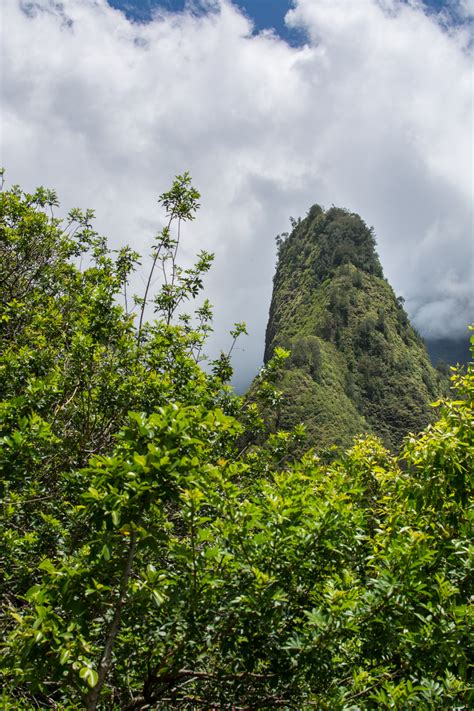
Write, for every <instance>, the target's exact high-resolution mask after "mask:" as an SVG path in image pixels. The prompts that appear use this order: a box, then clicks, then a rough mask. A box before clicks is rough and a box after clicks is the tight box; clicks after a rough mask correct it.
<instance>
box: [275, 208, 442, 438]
mask: <svg viewBox="0 0 474 711" xmlns="http://www.w3.org/2000/svg"><path fill="white" fill-rule="evenodd" d="M277 243H278V264H277V269H276V274H275V277H274V287H273V296H272V301H271V306H270V315H269V320H268V325H267V332H266V342H265V362H267V361H268V359H269V358H270V357H271V356H272V354H273V353H274V350H275V348H276V347H277V346H281V347H283V348H286V349H288V350H290V351H291V356H290V358H289V359H288V366H287V369H286V371H285V372H284V375H283V379H282V383H281V390H282V391H283V398H282V402H281V405H280V408H279V412H278V416H277V423H276V424H277V426H278V427H279V428H284V429H286V428H291V427H293V426H295V425H296V424H298V423H304V424H305V426H306V430H307V433H308V444H309V445H316V446H319V447H326V446H329V445H331V444H333V443H336V444H340V445H347V444H349V443H350V441H351V439H352V438H353V436H354V435H357V434H359V433H362V432H372V433H375V434H378V435H379V436H380V437H381V438H382V440H383V441H384V443H385V444H386V445H387V446H389V447H390V448H392V449H395V448H397V447H398V446H399V445H400V442H401V440H402V439H403V437H404V436H405V435H406V434H407V433H408V432H410V431H419V430H420V429H422V428H423V427H424V426H425V425H426V424H427V423H428V422H429V421H430V420H431V419H432V417H433V410H432V407H431V405H430V403H432V402H433V401H434V400H436V399H437V398H438V397H439V396H440V395H441V394H442V393H443V392H445V391H446V387H447V385H446V383H447V379H446V375H445V374H444V373H441V372H438V371H437V370H436V369H435V368H433V366H432V365H431V362H430V358H429V356H428V353H427V351H426V347H425V345H424V342H423V340H422V339H421V337H420V336H419V335H418V333H417V332H416V331H415V330H414V329H413V327H412V326H411V325H410V322H409V320H408V316H407V314H406V311H405V310H404V308H403V299H401V298H397V297H396V296H395V293H394V291H393V289H392V288H391V286H390V284H388V282H387V280H386V279H385V278H384V275H383V271H382V266H381V264H380V260H379V258H378V255H377V252H376V249H375V238H374V235H373V231H372V230H371V229H369V228H368V227H367V225H366V224H365V223H364V221H363V220H362V219H361V218H360V217H359V216H358V215H356V214H354V213H350V212H348V211H347V210H344V209H341V208H336V207H332V208H330V209H329V210H327V211H324V210H323V209H322V208H321V207H320V206H319V205H314V206H313V207H312V208H311V209H310V210H309V213H308V215H307V217H306V218H305V219H303V220H298V221H293V231H292V232H291V234H290V235H283V236H280V237H278V238H277Z"/></svg>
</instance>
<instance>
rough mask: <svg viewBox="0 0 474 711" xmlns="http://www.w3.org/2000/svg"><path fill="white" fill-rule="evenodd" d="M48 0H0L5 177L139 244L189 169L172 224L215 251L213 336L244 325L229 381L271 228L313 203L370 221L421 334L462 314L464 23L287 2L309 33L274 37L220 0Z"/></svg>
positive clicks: (265, 282) (468, 117)
mask: <svg viewBox="0 0 474 711" xmlns="http://www.w3.org/2000/svg"><path fill="white" fill-rule="evenodd" d="M217 4H218V3H217ZM464 5H465V6H466V7H467V6H468V3H466V2H465V3H464ZM32 6H33V5H32V3H30V4H29V5H28V7H32ZM25 7H27V5H26V4H25V3H23V8H25ZM58 7H59V6H57V5H55V4H54V3H53V2H47V0H42V1H41V2H38V3H36V8H39V9H36V10H31V11H29V12H28V13H25V11H22V10H21V8H20V3H19V2H18V1H17V0H5V2H4V8H3V23H4V30H3V33H2V38H1V39H2V65H3V76H2V82H1V91H2V105H3V120H2V127H1V128H2V130H1V145H2V161H3V163H4V164H5V165H6V167H7V169H8V171H9V176H10V179H11V180H13V181H16V182H20V183H23V184H24V185H25V187H28V188H33V187H34V186H35V185H37V184H39V183H43V184H46V185H48V186H50V187H55V188H56V189H57V190H58V192H59V193H60V196H61V197H62V200H63V203H64V204H65V205H66V206H68V207H69V206H71V205H76V204H80V205H81V206H91V207H94V208H95V209H96V211H97V214H98V217H99V226H100V228H101V230H102V231H103V232H104V233H105V234H107V235H108V236H109V237H110V238H111V239H112V240H113V242H114V244H119V243H122V242H125V241H128V242H131V243H132V244H133V245H134V246H135V247H138V248H141V249H145V248H146V246H147V245H149V243H150V240H151V237H152V235H153V233H154V232H155V231H156V229H157V228H158V227H159V225H160V215H159V211H158V209H157V205H156V197H157V195H158V194H159V193H160V192H162V191H163V190H165V189H166V188H167V186H168V184H169V183H170V181H171V179H172V177H173V175H175V174H176V173H178V172H182V171H184V170H189V171H190V172H191V174H192V176H193V178H194V182H195V184H196V186H197V187H198V188H199V189H200V190H201V192H202V204H203V207H202V210H201V214H200V216H199V219H198V220H197V221H196V222H195V223H193V224H192V225H191V226H190V227H188V228H187V230H186V239H188V240H189V244H190V246H189V248H188V252H189V256H190V255H191V252H192V251H193V250H194V251H197V250H198V249H200V248H205V249H209V250H211V251H214V252H215V253H216V263H215V266H214V269H213V271H212V274H211V276H210V277H209V279H208V294H209V296H210V298H211V300H213V301H214V303H215V306H216V317H217V318H216V331H217V335H216V338H215V339H214V341H213V344H212V347H213V348H215V349H217V348H218V347H219V346H220V345H223V346H225V345H226V337H225V335H224V334H225V331H226V330H227V329H228V328H229V327H230V326H231V325H232V323H233V321H236V320H239V321H240V320H246V321H247V322H248V325H249V329H250V331H251V334H252V335H251V337H250V338H249V339H247V341H246V342H245V344H244V343H243V345H244V347H245V352H244V353H243V352H241V353H239V354H238V363H237V365H238V367H239V369H240V370H241V372H242V373H245V375H243V376H242V378H245V377H250V374H251V373H253V372H255V370H256V369H257V368H258V365H259V363H260V361H261V356H262V352H263V339H264V328H265V323H266V319H267V313H268V306H269V299H270V294H271V285H272V284H271V280H272V275H273V271H274V262H275V257H274V246H273V237H274V235H275V234H276V233H278V232H281V231H284V230H285V229H287V226H288V216H289V215H294V216H298V215H304V213H305V212H306V210H307V209H308V208H309V206H310V205H311V204H312V203H314V202H319V203H322V204H325V205H327V206H328V205H330V204H331V203H335V204H337V205H342V206H346V207H348V208H350V209H352V210H354V211H356V212H359V213H360V214H361V216H362V217H363V218H364V219H365V220H366V221H367V222H368V223H369V224H372V225H374V227H375V230H376V234H377V237H378V244H379V251H380V254H381V257H382V261H383V265H384V269H385V272H386V275H387V277H388V278H389V280H390V281H391V282H392V284H393V285H394V287H395V289H396V290H397V291H398V292H399V293H402V294H403V295H404V296H405V297H406V298H407V305H408V307H409V309H410V313H411V315H412V316H413V317H414V320H415V323H416V325H417V326H418V328H419V329H420V330H421V331H422V333H426V334H428V335H451V334H453V335H454V334H457V333H459V331H460V330H462V328H463V327H464V326H465V325H466V323H467V322H468V321H469V319H471V318H472V313H474V309H473V304H472V295H473V289H472V287H473V283H472V212H471V207H470V205H471V200H472V176H473V169H472V132H471V122H472V115H473V112H472V94H471V58H470V56H469V54H468V52H469V49H468V47H469V37H468V30H467V29H466V27H463V26H461V27H459V28H457V29H455V28H450V30H449V31H446V30H443V29H442V28H441V27H440V26H439V25H438V24H437V23H436V19H435V18H433V17H429V16H428V15H427V14H425V12H424V11H423V6H422V5H421V3H412V4H411V5H409V4H405V3H400V2H398V1H397V0H384V2H376V0H359V1H358V2H357V3H354V2H352V1H351V0H318V1H317V2H316V1H315V0H298V2H297V3H296V7H295V9H294V10H293V11H292V12H290V13H289V14H288V21H289V22H290V23H292V24H293V25H299V26H302V27H303V28H304V29H305V30H306V32H307V33H308V37H309V41H308V44H307V45H306V46H305V47H302V48H290V47H288V46H287V45H286V44H285V43H284V42H282V41H281V40H279V39H278V38H276V37H274V36H272V35H270V34H264V35H258V36H252V34H251V29H252V28H251V25H250V23H249V21H248V19H246V18H245V17H243V16H242V15H241V14H240V13H239V12H238V10H237V9H236V8H235V7H233V6H232V5H231V4H230V3H229V2H228V1H227V0H223V2H222V3H221V4H220V12H218V13H211V14H209V15H206V16H201V17H196V16H193V15H192V14H190V13H180V14H178V15H172V14H166V13H164V14H162V15H161V16H157V17H156V19H155V20H154V21H153V22H151V23H149V24H146V25H139V24H133V23H130V22H128V21H127V20H126V19H125V18H124V16H123V15H122V14H121V13H120V12H118V11H115V10H113V9H111V8H110V7H109V6H108V5H107V4H106V3H105V1H104V0H65V1H64V2H63V3H62V8H63V9H62V10H61V9H58ZM46 8H47V9H48V11H47V12H46V11H45V9H46Z"/></svg>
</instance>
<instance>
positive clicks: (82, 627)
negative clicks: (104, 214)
mask: <svg viewBox="0 0 474 711" xmlns="http://www.w3.org/2000/svg"><path fill="white" fill-rule="evenodd" d="M160 199H161V203H162V205H163V206H164V207H165V208H166V212H167V219H168V222H167V225H166V226H165V227H164V228H163V229H162V230H160V232H159V233H158V234H157V236H156V240H155V242H154V248H153V252H152V255H151V265H150V268H149V270H148V275H146V274H145V283H146V284H147V286H146V290H145V293H144V295H143V296H141V297H136V298H135V299H133V300H131V299H130V295H129V294H127V283H128V277H129V274H130V271H131V270H132V269H133V268H134V267H135V266H136V265H137V260H138V255H136V254H135V253H133V252H132V251H131V250H129V249H128V248H123V249H122V250H120V251H118V252H116V253H113V252H111V251H110V249H109V248H108V246H107V242H106V240H105V239H103V238H101V237H100V236H99V235H97V234H96V233H95V231H94V230H93V227H92V224H93V223H92V214H91V212H90V211H87V212H82V211H80V210H72V211H71V212H70V213H69V215H68V217H67V219H65V220H60V219H57V218H55V217H54V216H53V215H54V209H55V207H56V205H57V198H56V194H55V193H54V192H52V191H48V190H44V189H43V188H40V189H39V190H37V191H36V192H35V193H33V194H28V193H23V192H22V191H21V190H20V188H18V187H14V188H12V189H10V190H2V191H0V253H1V255H0V256H1V259H0V324H1V330H0V343H1V354H0V393H1V395H0V398H1V399H0V497H1V505H0V601H1V605H0V639H1V640H2V645H1V654H0V677H1V681H2V683H1V690H0V697H1V701H2V708H3V709H5V711H33V709H56V710H60V711H74V710H79V709H87V710H88V711H92V710H94V709H103V710H104V711H105V710H107V711H108V710H109V709H110V710H113V711H124V710H125V711H145V710H148V709H161V710H162V711H170V710H172V709H182V710H188V711H191V710H192V711H196V710H199V709H231V708H233V709H249V710H250V709H254V710H255V711H257V709H265V708H281V709H289V710H293V711H304V710H308V711H309V709H314V708H319V709H341V710H347V711H349V710H351V711H355V710H358V709H360V710H362V709H364V710H365V709H394V708H397V709H416V710H417V711H419V710H422V711H423V710H426V711H429V710H430V709H438V708H439V709H461V708H466V709H467V708H471V707H472V705H473V702H474V698H473V695H472V686H470V678H471V677H470V666H469V665H470V664H471V662H472V659H473V654H474V650H473V644H472V623H473V620H472V606H470V604H469V603H470V595H471V593H472V570H473V565H472V563H473V561H472V545H471V541H472V472H473V461H474V428H473V426H472V423H473V417H474V370H473V365H470V366H469V369H468V370H467V372H458V373H457V374H455V376H454V378H453V386H455V387H456V391H457V392H456V396H455V399H454V400H452V401H451V400H445V401H444V402H442V403H440V408H439V419H438V421H437V422H436V423H434V424H433V425H431V426H429V427H428V428H427V429H426V430H425V431H424V432H423V433H422V434H421V435H420V436H417V437H415V436H414V437H412V438H410V439H409V440H408V441H406V443H405V444H404V447H403V449H402V450H401V452H400V454H399V455H398V456H393V455H392V454H390V453H389V452H388V451H387V450H386V449H385V448H384V447H383V445H382V444H381V442H380V441H379V440H378V439H377V438H376V437H374V436H368V437H366V438H365V439H363V438H359V439H357V440H356V441H354V442H353V443H352V446H351V448H350V449H349V450H348V451H347V452H346V453H345V454H344V455H343V456H342V457H341V458H340V459H337V460H334V461H332V462H331V463H324V462H323V461H322V460H321V459H320V458H318V457H317V456H316V455H315V454H314V453H312V452H309V453H307V454H306V455H305V456H304V457H302V458H301V459H299V460H298V459H297V458H296V457H295V448H298V446H299V443H300V436H301V428H298V427H297V428H295V430H293V431H290V432H277V433H275V434H271V433H269V432H270V430H271V429H273V426H274V422H273V419H272V418H270V420H268V421H267V420H266V419H265V412H266V411H268V408H269V406H270V405H273V406H275V405H277V404H278V400H279V393H278V385H277V383H278V380H279V378H280V375H281V369H282V368H284V361H285V358H284V354H283V353H282V352H281V351H280V350H276V354H275V357H274V358H273V359H271V360H269V361H268V362H267V364H266V366H265V368H264V370H263V372H262V373H261V375H260V377H259V379H258V383H256V384H255V389H254V402H253V403H245V402H244V401H242V400H241V399H240V398H237V397H236V396H235V395H233V393H232V391H231V389H230V388H229V387H228V385H227V384H226V383H227V381H228V379H229V378H230V376H231V372H232V368H231V364H230V357H229V355H230V352H229V351H228V352H227V353H222V354H221V356H220V357H219V358H218V359H217V360H216V361H215V362H214V363H212V364H210V365H211V367H210V372H209V373H206V372H204V371H203V370H202V369H201V368H200V366H199V361H200V354H201V350H202V346H203V343H204V340H205V337H206V334H207V333H208V331H209V329H210V317H211V310H210V306H209V304H208V303H207V302H206V301H205V302H204V303H203V304H201V305H200V306H198V308H197V309H195V316H194V318H193V316H192V315H189V316H185V315H184V314H182V313H181V315H180V316H179V315H178V314H179V313H180V307H181V306H182V305H183V304H186V303H187V304H188V305H189V303H190V300H191V299H193V298H194V297H196V296H197V295H198V294H199V293H200V290H201V285H202V277H203V275H204V273H205V272H206V271H207V269H208V267H209V265H210V262H211V255H208V254H206V253H201V254H199V255H198V258H197V262H196V265H195V266H194V267H192V268H189V269H183V268H181V267H180V266H179V247H180V235H181V237H182V235H183V233H184V232H185V230H183V229H181V230H180V229H179V225H180V224H182V223H183V222H189V221H190V220H192V219H193V217H194V215H195V212H196V210H197V207H198V203H197V201H198V199H199V195H198V193H197V192H196V190H195V189H194V188H193V187H192V185H191V183H190V179H189V176H188V175H186V174H185V175H184V176H178V177H177V179H176V180H175V182H174V183H173V186H172V188H171V190H170V191H169V192H167V193H164V194H163V195H162V196H161V198H160ZM52 213H53V214H52ZM143 261H144V260H143ZM157 275H164V279H163V281H162V282H161V284H159V285H158V287H157V290H156V292H153V287H152V285H153V284H154V283H155V282H156V278H157ZM121 295H123V302H122V299H121ZM122 304H123V305H122ZM132 304H134V307H132ZM152 310H153V311H154V316H155V319H154V320H153V321H149V320H148V317H149V316H150V314H151V311H152ZM243 331H244V326H243V325H242V324H236V326H235V328H234V330H233V331H232V338H233V339H235V338H237V337H238V336H239V335H240V334H241V333H242V332H243ZM306 339H307V340H302V341H301V348H298V347H296V348H294V350H293V356H292V358H293V360H294V364H295V367H296V366H298V368H301V369H302V372H303V374H305V373H306V372H307V375H308V377H311V378H313V377H314V378H315V381H314V382H317V378H318V377H319V373H320V371H321V369H322V368H325V367H329V366H330V365H332V366H333V367H334V387H335V388H337V387H338V383H339V381H338V379H337V378H338V377H339V376H338V370H337V369H336V367H335V364H337V358H338V357H342V356H340V355H338V354H339V351H338V350H337V349H336V348H335V347H334V344H330V345H331V346H332V347H334V351H329V350H328V351H326V350H325V348H319V347H315V345H317V346H319V337H317V336H316V337H313V336H307V337H306ZM312 339H313V340H312ZM314 339H316V340H314ZM472 342H473V345H474V336H473V338H472ZM332 352H333V353H334V362H332V363H331V360H330V358H329V355H330V353H332ZM304 369H306V370H304ZM284 372H285V371H284ZM335 411H336V410H335ZM237 416H238V419H237ZM341 416H342V415H341ZM350 416H351V415H350V413H349V415H347V416H345V417H347V419H348V420H349V419H350ZM272 417H273V415H272ZM262 438H264V439H265V444H264V446H259V444H258V441H259V440H261V439H262ZM243 440H245V441H246V443H247V444H246V446H242V441H243Z"/></svg>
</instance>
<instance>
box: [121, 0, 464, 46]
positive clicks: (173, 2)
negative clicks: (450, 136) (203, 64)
mask: <svg viewBox="0 0 474 711" xmlns="http://www.w3.org/2000/svg"><path fill="white" fill-rule="evenodd" d="M355 1H356V2H357V1H358V0H355ZM108 2H109V4H110V5H112V7H115V8H117V9H119V10H123V11H124V12H125V14H126V15H127V17H129V18H130V19H133V20H139V21H145V22H146V21H148V20H149V19H150V17H151V15H152V12H153V9H154V8H157V7H158V8H159V7H162V8H165V9H166V10H170V11H178V12H179V11H181V10H183V8H184V6H185V4H186V0H108ZM194 2H195V5H196V6H199V0H194ZM233 2H234V5H236V6H238V7H239V8H240V9H241V10H243V11H244V12H245V14H246V15H248V17H250V18H251V19H252V21H253V23H254V26H255V31H256V32H258V31H260V30H264V29H273V30H275V32H276V33H277V34H278V35H279V36H280V37H281V38H283V39H284V40H286V41H287V42H288V43H289V44H291V45H293V46H297V45H299V44H301V43H302V42H303V41H304V39H305V37H304V33H302V32H299V31H297V30H295V29H291V28H288V27H287V26H286V25H285V21H284V18H285V15H286V13H287V12H288V10H290V9H291V7H292V6H293V5H294V3H293V2H291V0H233ZM424 4H425V6H426V8H427V9H428V10H429V11H432V12H438V11H439V10H441V9H443V8H448V7H449V6H450V4H451V3H450V2H449V0H448V1H447V0H425V3H424Z"/></svg>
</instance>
